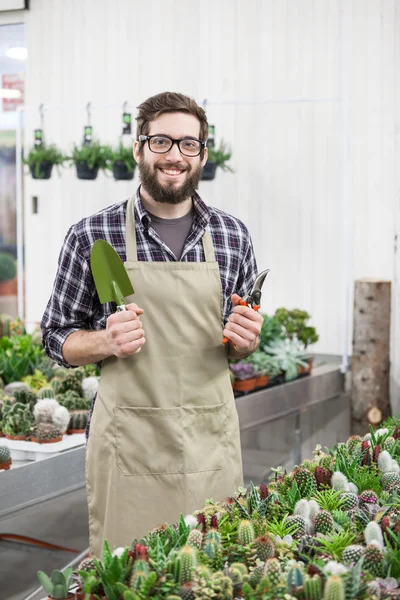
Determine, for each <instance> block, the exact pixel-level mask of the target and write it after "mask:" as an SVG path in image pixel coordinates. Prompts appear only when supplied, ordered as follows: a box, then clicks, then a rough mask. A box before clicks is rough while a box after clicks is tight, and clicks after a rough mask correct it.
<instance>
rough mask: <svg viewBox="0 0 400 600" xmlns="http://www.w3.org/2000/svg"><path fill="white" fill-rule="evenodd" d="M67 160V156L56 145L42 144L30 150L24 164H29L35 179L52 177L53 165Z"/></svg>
mask: <svg viewBox="0 0 400 600" xmlns="http://www.w3.org/2000/svg"><path fill="white" fill-rule="evenodd" d="M65 160H66V158H65V156H64V155H63V154H62V153H61V152H60V151H59V150H58V148H57V147H56V146H54V145H52V146H46V144H40V145H37V146H34V147H33V148H32V149H31V150H30V152H29V154H28V156H27V157H26V159H24V164H26V165H28V167H29V171H30V173H31V175H32V178H33V179H50V177H51V173H52V170H53V166H54V165H56V166H57V167H58V166H59V165H62V164H63V163H64V161H65Z"/></svg>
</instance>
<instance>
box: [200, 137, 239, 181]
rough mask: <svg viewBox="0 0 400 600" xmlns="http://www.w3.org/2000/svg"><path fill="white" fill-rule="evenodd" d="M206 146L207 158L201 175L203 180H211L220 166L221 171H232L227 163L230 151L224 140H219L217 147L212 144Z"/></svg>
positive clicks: (230, 154) (230, 155)
mask: <svg viewBox="0 0 400 600" xmlns="http://www.w3.org/2000/svg"><path fill="white" fill-rule="evenodd" d="M207 148H208V159H207V162H206V164H205V165H204V169H203V174H202V176H201V179H202V180H203V181H211V180H212V179H214V178H215V174H216V171H217V168H218V167H220V169H222V171H228V172H230V173H233V172H234V171H233V169H232V167H230V166H229V165H228V164H227V163H228V161H229V160H230V159H231V157H232V152H231V150H230V148H229V147H228V146H227V144H226V142H225V141H224V140H221V143H220V145H219V148H218V149H217V148H215V147H214V146H209V147H207Z"/></svg>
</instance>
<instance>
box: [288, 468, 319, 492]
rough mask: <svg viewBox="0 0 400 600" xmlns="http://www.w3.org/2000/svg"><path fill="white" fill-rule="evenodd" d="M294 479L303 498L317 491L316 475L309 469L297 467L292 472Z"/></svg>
mask: <svg viewBox="0 0 400 600" xmlns="http://www.w3.org/2000/svg"><path fill="white" fill-rule="evenodd" d="M292 479H293V480H294V481H295V482H296V483H297V487H298V488H299V491H300V494H301V497H302V498H309V497H310V496H312V495H313V493H314V492H315V491H316V488H317V486H316V483H315V479H314V476H313V474H312V473H311V471H309V470H308V469H304V468H303V467H297V469H295V470H294V471H293V473H292Z"/></svg>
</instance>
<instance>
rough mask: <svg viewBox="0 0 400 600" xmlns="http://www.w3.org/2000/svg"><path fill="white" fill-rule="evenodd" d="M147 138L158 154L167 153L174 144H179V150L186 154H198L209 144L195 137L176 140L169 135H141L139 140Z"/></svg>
mask: <svg viewBox="0 0 400 600" xmlns="http://www.w3.org/2000/svg"><path fill="white" fill-rule="evenodd" d="M146 140H147V143H148V145H149V148H150V150H151V151H152V152H155V153H156V154H165V153H166V152H169V151H170V150H171V148H172V146H173V145H174V144H177V146H178V148H179V152H180V153H181V154H183V155H184V156H198V155H199V154H200V152H201V151H202V150H203V148H205V147H206V145H207V142H204V141H202V140H196V139H195V138H183V139H181V140H174V138H171V137H169V136H168V135H139V142H145V141H146Z"/></svg>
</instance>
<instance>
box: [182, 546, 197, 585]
mask: <svg viewBox="0 0 400 600" xmlns="http://www.w3.org/2000/svg"><path fill="white" fill-rule="evenodd" d="M178 557H179V560H180V563H181V571H180V583H181V585H182V584H184V583H188V582H190V581H192V579H193V571H194V569H195V568H196V567H197V558H196V551H195V550H194V548H192V547H191V546H183V548H181V550H180V551H179V554H178Z"/></svg>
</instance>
